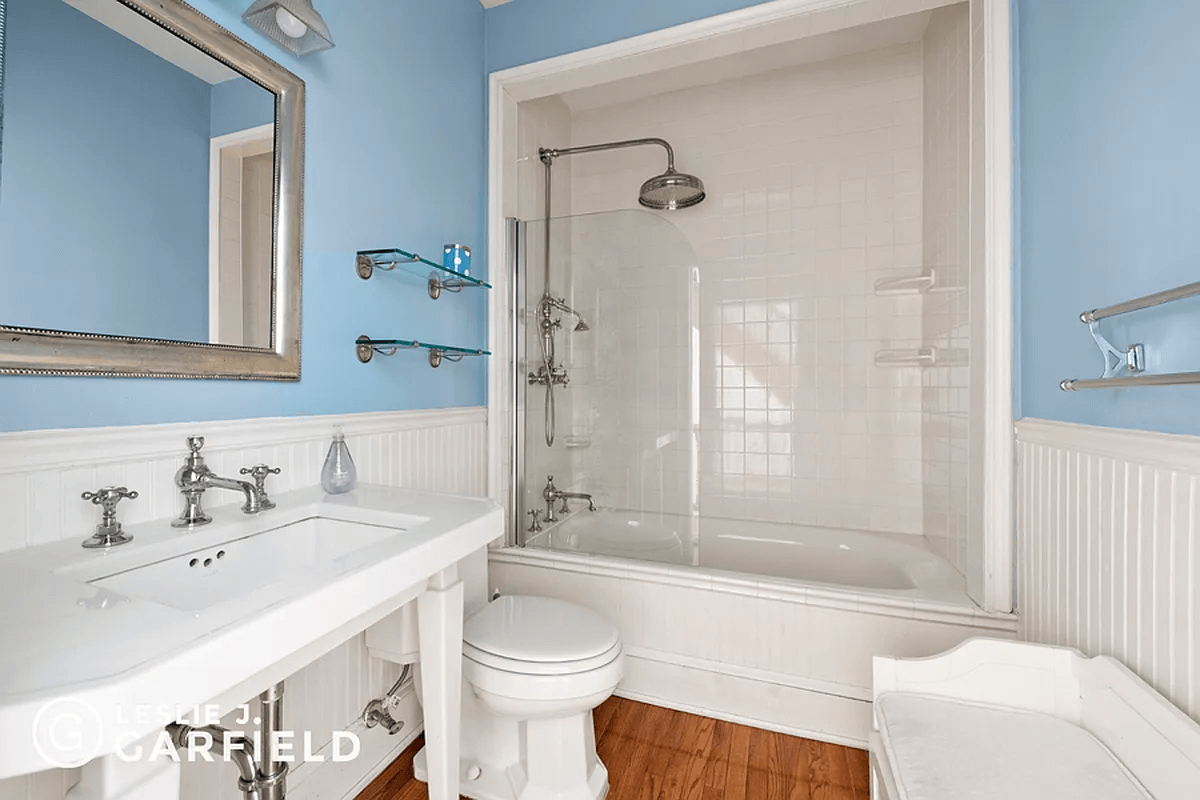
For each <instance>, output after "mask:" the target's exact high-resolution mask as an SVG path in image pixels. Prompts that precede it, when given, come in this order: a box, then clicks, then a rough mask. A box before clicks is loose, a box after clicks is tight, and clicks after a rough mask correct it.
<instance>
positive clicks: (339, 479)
mask: <svg viewBox="0 0 1200 800" xmlns="http://www.w3.org/2000/svg"><path fill="white" fill-rule="evenodd" d="M356 483H358V470H356V469H355V468H354V459H353V458H351V457H350V448H349V447H347V446H346V437H345V436H344V435H343V434H342V432H341V431H335V432H334V434H333V444H331V445H329V454H328V455H327V456H325V466H323V467H321V486H322V488H324V489H325V491H326V492H328V493H329V494H342V493H344V492H348V491H350V490H351V489H353V488H354V485H355V484H356Z"/></svg>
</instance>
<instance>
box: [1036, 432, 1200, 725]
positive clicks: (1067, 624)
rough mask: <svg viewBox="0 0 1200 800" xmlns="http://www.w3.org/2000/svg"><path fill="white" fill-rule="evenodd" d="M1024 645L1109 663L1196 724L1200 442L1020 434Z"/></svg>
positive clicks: (1137, 435)
mask: <svg viewBox="0 0 1200 800" xmlns="http://www.w3.org/2000/svg"><path fill="white" fill-rule="evenodd" d="M1016 492H1017V514H1016V524H1017V597H1018V605H1019V609H1020V614H1021V628H1020V635H1021V637H1022V638H1024V639H1027V640H1030V641H1035V642H1042V643H1045V644H1054V645H1064V646H1070V647H1076V648H1079V649H1080V650H1082V651H1083V652H1084V653H1086V654H1087V655H1111V656H1113V657H1115V658H1117V659H1118V660H1120V661H1121V662H1122V663H1124V664H1125V665H1126V666H1128V667H1129V668H1130V669H1132V670H1133V671H1134V672H1136V673H1137V674H1138V675H1140V676H1141V677H1142V678H1143V679H1144V680H1146V681H1147V682H1148V683H1149V684H1150V685H1151V686H1153V687H1154V688H1155V689H1157V690H1158V691H1160V692H1162V693H1163V694H1164V695H1165V696H1166V697H1167V698H1168V699H1169V700H1170V701H1171V702H1173V703H1175V705H1177V706H1179V708H1181V709H1183V711H1184V712H1185V713H1187V714H1189V715H1191V717H1192V718H1193V719H1195V720H1197V721H1200V605H1198V604H1197V602H1198V600H1200V438H1197V437H1193V436H1168V435H1165V434H1159V433H1149V432H1146V431H1127V430H1115V429H1111V428H1092V427H1087V426H1082V425H1069V424H1067V423H1061V422H1047V421H1043V420H1020V421H1019V422H1018V423H1017V476H1016Z"/></svg>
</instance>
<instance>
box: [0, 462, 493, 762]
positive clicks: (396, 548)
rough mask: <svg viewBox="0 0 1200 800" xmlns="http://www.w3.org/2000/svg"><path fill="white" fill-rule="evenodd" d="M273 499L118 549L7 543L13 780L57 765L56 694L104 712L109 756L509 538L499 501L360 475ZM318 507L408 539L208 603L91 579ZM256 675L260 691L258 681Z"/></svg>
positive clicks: (4, 628) (4, 702)
mask: <svg viewBox="0 0 1200 800" xmlns="http://www.w3.org/2000/svg"><path fill="white" fill-rule="evenodd" d="M273 499H274V500H275V501H276V503H277V507H276V508H274V509H272V510H270V511H266V512H263V513H261V514H258V515H255V516H247V515H244V514H242V513H241V512H240V510H239V509H238V507H237V506H227V507H224V508H216V509H214V510H213V511H212V512H211V515H212V517H213V522H212V523H210V524H208V525H205V526H203V527H199V528H196V529H194V530H192V531H184V530H179V529H175V528H172V527H170V519H162V520H156V521H153V522H148V523H143V524H139V525H131V526H127V527H126V529H125V530H126V532H128V533H130V534H132V535H133V537H134V540H133V541H132V542H131V543H129V544H126V545H122V546H119V547H116V548H113V549H112V550H110V551H102V550H101V551H97V550H85V549H84V548H82V547H80V542H81V541H82V540H83V539H84V538H86V536H87V535H88V533H89V531H80V535H79V536H78V537H77V538H72V539H69V540H64V541H60V542H55V543H52V544H46V545H40V546H37V547H32V548H27V549H24V550H18V551H14V552H11V553H5V554H0V742H4V747H0V779H2V778H6V777H10V776H13V775H20V774H24V773H28V772H33V771H37V770H41V769H45V768H47V767H48V766H50V764H47V763H46V762H45V760H44V758H43V757H42V756H41V755H40V754H39V753H38V750H37V747H36V746H35V742H34V735H33V731H34V727H35V725H36V724H38V714H39V712H41V711H42V709H43V708H45V707H46V706H47V704H48V703H51V702H52V701H60V700H61V699H62V698H70V701H69V703H68V706H69V705H70V704H76V705H78V706H79V707H81V708H85V709H87V712H88V713H91V712H93V711H94V712H95V716H96V717H97V718H98V720H99V723H98V724H99V725H100V727H101V728H102V729H103V736H102V739H101V744H100V745H99V748H98V750H97V752H96V755H103V754H105V753H109V752H114V751H115V750H116V747H117V746H118V745H120V744H121V743H122V741H126V742H127V741H129V737H130V736H132V735H135V734H137V735H148V734H150V733H153V732H154V731H155V730H157V729H159V728H161V727H162V725H163V724H165V723H166V722H169V721H171V719H163V718H161V717H162V716H163V715H164V714H165V713H166V710H168V709H173V710H175V711H176V712H177V713H175V714H171V715H170V716H171V717H172V718H174V717H175V716H178V715H179V713H184V714H186V712H187V711H188V710H189V709H193V708H195V707H197V706H202V705H205V704H209V703H213V702H214V701H215V702H217V704H218V705H219V706H220V707H221V709H220V713H222V714H224V713H226V712H228V711H229V710H232V709H233V708H234V707H235V704H237V703H240V702H243V701H246V700H248V699H249V698H250V697H251V696H252V694H254V693H256V692H257V691H260V690H261V689H263V688H266V686H267V685H269V684H270V683H273V682H274V681H276V680H282V679H283V678H284V677H286V675H288V674H291V672H294V671H295V669H298V668H300V667H301V666H303V665H304V664H307V663H309V662H310V661H312V660H313V659H315V658H317V657H318V656H320V655H322V654H323V653H324V652H326V651H328V650H329V649H330V648H332V647H334V646H336V645H337V644H339V643H340V642H342V641H344V640H345V639H347V638H349V637H350V636H353V635H354V634H355V633H357V632H358V631H360V630H362V629H363V628H366V627H367V626H368V625H370V624H372V623H373V622H375V621H377V620H378V619H381V618H382V617H384V616H386V615H387V614H389V613H391V612H392V611H394V610H396V609H397V608H399V607H400V606H401V605H402V604H403V603H404V602H407V601H408V600H410V599H412V597H414V596H415V595H416V594H418V593H419V592H420V591H422V590H423V589H424V586H425V582H426V581H427V580H428V579H429V577H430V576H432V575H433V574H435V573H437V572H439V571H440V570H442V569H446V568H447V567H450V566H451V565H453V564H455V563H456V562H458V561H459V560H461V559H462V558H464V557H466V556H467V555H469V554H470V553H471V552H473V551H475V550H478V549H480V548H482V547H485V546H486V545H487V544H488V543H489V542H491V541H492V540H494V539H495V538H497V537H498V536H500V535H502V533H503V525H504V523H503V514H502V511H501V509H500V506H499V505H497V504H496V503H495V502H494V501H492V500H489V499H486V498H476V497H465V496H459V495H448V494H440V493H435V492H426V491H418V490H410V489H396V488H387V487H381V486H359V487H358V488H357V489H355V490H354V491H353V492H351V493H348V494H342V495H326V494H325V493H324V492H323V491H322V490H321V489H320V488H319V487H314V488H311V489H303V490H298V491H294V492H287V493H283V494H280V495H278V496H277V497H275V498H273ZM314 517H316V518H322V519H329V520H338V521H343V522H353V523H361V524H365V525H371V526H381V527H383V528H390V529H394V530H396V534H395V535H391V536H389V537H388V538H385V539H383V540H381V541H377V542H375V543H373V544H369V545H367V546H365V547H363V548H361V549H359V550H355V551H352V552H350V553H348V554H346V555H343V556H340V557H338V558H336V559H333V560H332V561H331V562H328V563H323V564H321V565H319V566H317V567H314V568H309V569H306V570H304V571H303V572H300V573H298V574H296V575H294V576H290V577H288V578H285V579H282V580H277V581H274V582H272V583H268V584H266V585H263V586H260V587H257V588H254V589H252V590H250V591H247V592H243V593H241V594H239V595H238V596H237V597H234V598H231V599H230V600H229V601H228V602H221V603H218V604H215V605H212V606H210V607H208V608H205V609H203V610H200V611H189V610H182V609H178V608H173V607H170V606H168V605H163V604H159V603H155V602H150V601H148V600H144V599H137V598H133V597H127V596H123V595H121V594H119V593H117V592H113V591H111V590H107V589H103V588H100V587H98V586H93V585H90V584H89V583H88V582H89V581H95V580H97V579H100V578H103V577H107V576H111V575H113V574H114V573H120V572H123V571H125V570H130V569H135V568H137V567H140V566H144V565H148V564H153V563H156V562H159V561H162V560H164V559H170V558H178V557H179V556H182V555H186V554H189V553H191V552H193V551H198V550H210V549H213V548H215V547H216V546H217V545H222V544H225V543H230V544H232V543H233V542H234V540H237V539H239V538H243V537H247V536H253V535H256V534H259V533H264V532H267V531H271V530H273V529H276V528H280V527H283V526H286V525H289V524H292V523H295V522H299V521H302V520H306V519H310V518H314ZM256 678H258V679H259V680H257V683H261V684H262V685H261V686H258V685H256V686H253V687H251V686H250V685H248V684H247V682H248V681H252V680H253V679H256ZM239 691H242V692H245V695H244V696H241V695H238V694H236V693H237V692H239ZM231 692H233V693H234V694H232V695H231V694H230V693H231ZM56 708H57V707H56ZM143 709H153V711H152V712H151V713H149V714H145V713H144V712H143V711H142V710H143ZM139 716H147V718H145V719H140V718H139ZM121 736H125V739H124V740H122V739H121V738H119V737H121Z"/></svg>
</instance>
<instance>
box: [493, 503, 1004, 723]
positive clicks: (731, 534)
mask: <svg viewBox="0 0 1200 800" xmlns="http://www.w3.org/2000/svg"><path fill="white" fill-rule="evenodd" d="M489 559H490V565H489V570H490V572H489V578H490V580H491V585H492V586H494V587H495V588H497V589H499V590H500V591H501V592H504V593H506V594H507V593H511V594H539V595H545V596H549V597H559V598H562V599H564V600H571V601H574V602H577V603H581V604H583V605H585V606H588V607H590V608H593V609H595V610H596V611H598V612H599V613H601V614H603V615H605V616H606V617H608V618H609V619H611V620H612V621H613V622H614V623H615V624H616V625H617V627H618V628H619V629H620V631H621V637H622V640H623V642H624V645H625V654H626V677H625V679H624V680H623V681H622V683H621V685H620V687H618V689H617V694H620V695H622V696H625V697H631V698H634V699H638V700H644V701H646V702H649V703H654V704H657V705H662V706H667V707H670V708H678V709H681V710H684V711H691V712H694V713H699V714H703V715H705V716H715V717H719V718H722V719H728V720H732V721H735V722H741V723H745V724H750V725H755V726H758V727H762V728H768V729H771V730H778V731H783V732H785V733H791V734H795V735H799V736H807V737H809V738H814V739H820V740H823V741H830V742H837V743H839V744H850V745H855V746H859V747H862V746H865V743H866V741H867V736H868V733H869V732H870V727H871V702H870V701H871V658H872V656H876V655H892V656H900V657H905V658H914V657H922V656H930V655H934V654H936V653H941V652H944V651H945V650H948V649H949V648H951V647H953V646H954V645H956V644H958V643H960V642H962V641H963V640H964V639H967V638H969V637H971V636H992V637H1001V638H1012V637H1013V636H1014V635H1015V632H1016V617H1015V616H1014V615H1011V614H991V613H987V612H984V611H981V610H980V609H979V608H977V607H976V606H975V604H974V603H972V602H971V600H970V598H969V597H968V596H967V594H966V588H965V585H964V581H963V578H962V576H961V575H959V574H958V573H957V572H956V571H955V570H954V569H953V568H952V567H951V566H950V565H949V564H948V563H947V562H945V561H943V560H942V559H941V558H939V557H938V556H937V555H936V554H934V553H932V552H931V551H930V550H929V549H928V548H927V547H926V545H925V542H924V539H923V538H922V537H919V536H912V535H906V534H890V535H889V534H879V533H867V532H864V531H847V530H837V529H831V528H815V527H804V526H794V525H779V524H774V523H763V522H746V521H739V520H727V519H718V520H713V519H705V520H697V521H693V520H691V519H688V518H682V517H675V518H672V517H664V516H660V515H654V516H650V515H642V514H636V513H622V512H614V511H605V510H601V511H598V512H595V513H589V512H586V511H580V512H576V513H574V514H572V515H571V516H570V517H568V518H566V519H565V520H563V521H561V522H558V523H556V524H554V525H553V526H550V527H548V528H547V529H545V530H544V531H542V532H541V533H540V534H538V535H536V536H531V537H530V538H529V539H528V540H527V546H526V547H524V548H516V547H509V548H503V549H498V550H493V551H491V552H490V554H489Z"/></svg>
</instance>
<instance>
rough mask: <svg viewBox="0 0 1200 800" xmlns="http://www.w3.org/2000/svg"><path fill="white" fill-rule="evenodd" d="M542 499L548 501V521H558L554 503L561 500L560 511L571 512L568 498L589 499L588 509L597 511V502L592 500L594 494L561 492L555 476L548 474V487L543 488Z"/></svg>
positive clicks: (563, 512) (561, 512)
mask: <svg viewBox="0 0 1200 800" xmlns="http://www.w3.org/2000/svg"><path fill="white" fill-rule="evenodd" d="M542 499H543V500H545V501H546V518H545V521H546V522H548V523H549V522H557V521H558V517H556V516H554V504H555V503H556V502H557V501H559V500H561V501H562V506H560V507H559V509H558V513H560V514H569V513H570V512H571V508H570V506H568V505H567V500H568V499H575V500H587V501H588V511H595V510H596V504H595V503H593V502H592V496H591V495H590V494H586V493H584V492H560V491H559V490H558V488H557V487H555V485H554V476H553V475H547V476H546V488H544V489H542Z"/></svg>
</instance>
